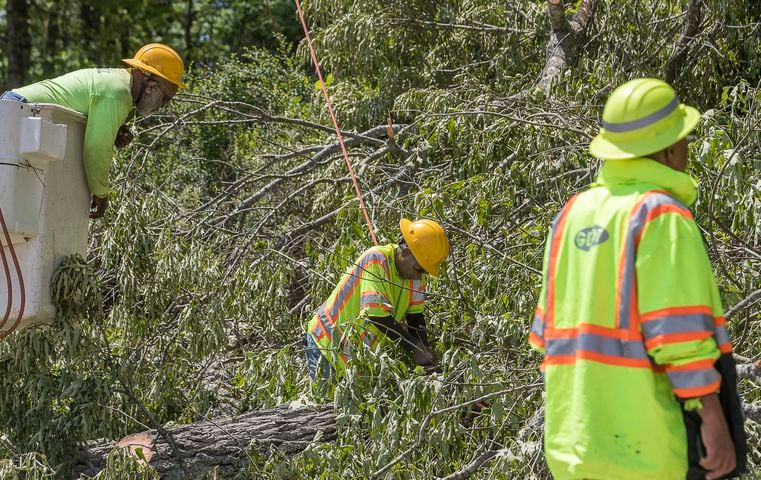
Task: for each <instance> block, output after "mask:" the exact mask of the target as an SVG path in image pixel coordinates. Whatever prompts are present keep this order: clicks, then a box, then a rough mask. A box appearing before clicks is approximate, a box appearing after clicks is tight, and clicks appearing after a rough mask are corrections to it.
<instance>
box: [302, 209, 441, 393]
mask: <svg viewBox="0 0 761 480" xmlns="http://www.w3.org/2000/svg"><path fill="white" fill-rule="evenodd" d="M399 226H400V228H401V231H402V232H401V233H402V238H401V239H400V240H399V243H398V244H394V243H391V244H388V245H381V246H376V247H372V248H370V249H368V250H366V251H365V252H364V253H363V254H362V255H361V256H360V257H359V259H357V261H356V262H354V263H353V264H352V265H351V266H350V267H349V268H348V270H347V271H346V273H345V274H344V275H343V276H342V277H341V280H340V281H339V282H338V285H336V287H335V288H334V289H333V292H332V293H331V294H330V296H329V297H328V299H327V300H326V301H325V303H323V304H322V305H320V307H319V308H318V309H317V311H316V312H315V314H314V316H313V317H312V318H311V320H310V321H309V323H308V324H307V335H306V340H305V343H306V355H307V368H308V370H309V376H310V378H311V379H312V380H313V381H314V380H316V381H317V382H318V383H320V384H325V383H326V382H329V381H331V380H332V379H333V378H334V376H335V375H340V374H343V372H344V371H345V369H346V367H347V364H348V363H349V362H350V360H351V352H352V349H353V348H356V347H357V346H356V345H351V342H349V341H347V340H346V339H344V338H343V335H344V333H345V332H346V331H347V329H349V328H350V326H353V327H355V328H356V329H358V331H359V335H360V337H361V338H362V342H363V343H364V344H365V345H366V346H368V347H370V348H374V347H375V345H377V343H378V342H379V341H380V340H381V339H382V338H384V337H387V338H389V339H390V340H392V341H393V342H395V343H396V344H398V345H399V346H401V347H402V348H403V349H404V350H406V351H408V352H410V353H411V354H412V359H413V361H414V362H415V363H416V364H418V365H424V366H426V365H431V364H433V361H434V360H433V353H432V352H431V349H430V346H429V343H428V336H427V333H426V324H425V316H424V314H423V309H424V306H425V289H426V279H425V277H426V275H431V276H437V275H438V274H439V268H440V266H441V263H442V262H443V261H444V260H445V259H446V258H447V256H448V255H449V241H448V240H447V236H446V234H445V233H444V229H443V228H442V227H441V225H439V224H438V223H437V222H434V221H433V220H418V221H415V222H411V221H409V220H407V219H405V218H403V219H401V221H400V222H399Z"/></svg>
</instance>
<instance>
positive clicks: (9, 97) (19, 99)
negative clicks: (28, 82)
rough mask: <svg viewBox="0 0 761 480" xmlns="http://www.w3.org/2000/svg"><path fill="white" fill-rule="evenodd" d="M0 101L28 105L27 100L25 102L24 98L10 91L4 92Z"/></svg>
mask: <svg viewBox="0 0 761 480" xmlns="http://www.w3.org/2000/svg"><path fill="white" fill-rule="evenodd" d="M0 100H13V101H14V102H24V103H29V100H27V99H26V97H25V96H23V95H19V94H18V93H16V92H12V91H10V90H8V91H7V92H4V93H3V94H2V96H0Z"/></svg>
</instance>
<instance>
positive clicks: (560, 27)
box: [539, 0, 596, 97]
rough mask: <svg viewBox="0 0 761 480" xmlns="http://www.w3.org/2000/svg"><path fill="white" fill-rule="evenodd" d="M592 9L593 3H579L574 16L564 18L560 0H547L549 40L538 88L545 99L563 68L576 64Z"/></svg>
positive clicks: (589, 0)
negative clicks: (542, 91) (542, 92)
mask: <svg viewBox="0 0 761 480" xmlns="http://www.w3.org/2000/svg"><path fill="white" fill-rule="evenodd" d="M595 6H596V1H595V0H582V2H581V4H580V5H579V9H578V11H577V13H575V14H573V15H570V16H566V14H565V6H564V2H563V0H547V14H548V17H549V20H550V27H551V28H550V39H549V42H548V44H547V62H546V63H545V65H544V70H543V71H542V75H541V77H540V80H539V85H540V87H541V88H542V90H544V93H545V95H546V96H547V97H549V96H550V91H551V88H552V82H553V81H554V79H555V78H556V77H557V76H558V75H560V74H561V73H562V72H563V70H565V69H566V67H569V66H571V67H572V66H575V65H576V62H577V61H578V57H579V52H578V49H579V46H580V45H581V44H582V41H583V39H584V36H585V32H586V28H587V25H589V21H590V20H591V19H592V16H593V14H594V9H595Z"/></svg>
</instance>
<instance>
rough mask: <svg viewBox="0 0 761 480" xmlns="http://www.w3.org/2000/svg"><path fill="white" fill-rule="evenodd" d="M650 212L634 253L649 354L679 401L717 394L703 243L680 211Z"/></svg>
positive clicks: (684, 211) (708, 269) (671, 208)
mask: <svg viewBox="0 0 761 480" xmlns="http://www.w3.org/2000/svg"><path fill="white" fill-rule="evenodd" d="M668 207H669V208H668V209H666V208H661V209H660V210H656V209H658V207H654V208H652V210H653V211H656V212H657V211H661V212H663V213H661V214H659V215H657V216H652V218H651V219H650V221H649V222H647V223H646V224H645V226H644V227H643V230H642V232H641V236H640V241H639V246H638V248H637V254H636V264H635V265H636V279H637V282H636V285H637V292H636V293H637V301H638V307H639V312H640V325H641V328H642V334H643V337H644V340H645V346H646V348H647V352H648V354H649V355H650V356H651V357H653V359H654V360H655V362H656V363H657V364H659V365H663V366H664V367H665V368H666V374H667V375H668V376H669V379H670V380H671V385H672V388H673V390H674V394H675V395H676V396H677V397H680V398H683V399H684V398H693V397H700V396H703V395H709V394H712V393H715V392H717V391H718V390H719V385H720V384H721V376H720V375H719V372H718V371H716V369H715V368H714V366H713V364H714V363H715V361H716V360H717V359H718V358H719V356H720V355H721V352H720V351H719V348H718V346H717V342H716V336H715V335H714V333H715V331H716V325H715V323H718V322H719V321H720V320H719V318H716V317H715V316H714V306H713V304H714V302H715V299H714V298H713V293H712V289H713V288H714V279H713V272H712V270H711V264H710V262H709V260H708V255H707V253H706V251H705V247H704V246H703V239H702V237H701V236H700V232H699V230H698V228H697V225H696V224H695V222H694V220H693V219H692V214H691V213H690V212H689V210H687V209H686V208H684V207H678V206H674V205H669V206H668Z"/></svg>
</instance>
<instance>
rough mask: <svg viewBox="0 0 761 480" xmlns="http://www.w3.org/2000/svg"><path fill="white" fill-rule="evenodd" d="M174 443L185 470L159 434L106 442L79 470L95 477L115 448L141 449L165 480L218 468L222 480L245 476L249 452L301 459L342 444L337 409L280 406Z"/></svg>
mask: <svg viewBox="0 0 761 480" xmlns="http://www.w3.org/2000/svg"><path fill="white" fill-rule="evenodd" d="M166 430H167V432H168V433H169V435H171V437H172V438H173V440H174V444H175V446H176V448H177V453H178V455H179V457H180V458H181V459H182V464H183V465H180V464H179V462H178V461H177V458H176V456H175V455H174V454H173V453H172V450H171V447H170V446H169V445H168V443H167V441H166V440H165V439H164V438H162V437H161V436H160V435H158V433H157V432H156V431H155V430H152V431H148V432H143V433H140V434H136V435H130V436H129V437H126V438H124V439H122V440H121V441H119V442H113V441H105V442H102V443H97V444H93V445H90V446H89V447H87V448H86V449H84V450H83V451H82V452H81V455H80V459H79V460H78V463H77V465H76V466H75V467H74V468H73V473H74V478H79V476H80V474H85V475H88V476H94V475H96V474H97V473H98V472H99V471H101V470H102V469H103V468H105V466H106V460H107V458H108V455H109V453H111V451H112V450H114V448H131V449H132V450H133V451H134V450H135V449H136V448H141V449H142V453H143V455H144V456H145V458H146V460H148V464H149V465H150V466H151V467H153V468H154V469H155V470H156V471H157V472H158V473H159V475H161V478H162V479H166V480H179V479H191V478H200V477H201V476H202V475H204V474H205V473H207V472H210V471H212V470H213V469H215V468H218V470H217V473H218V474H219V476H220V478H225V477H227V476H231V475H234V474H236V473H239V472H240V469H241V468H244V467H245V466H246V464H247V463H248V456H247V455H246V450H247V449H248V448H249V447H254V448H258V449H260V450H261V451H263V452H264V453H265V454H266V453H267V452H268V451H270V450H273V449H278V450H281V451H285V452H287V453H298V452H300V451H302V450H304V449H305V448H306V447H307V446H308V445H310V444H311V443H313V442H316V441H319V442H331V441H333V440H335V439H336V418H335V414H334V412H333V406H332V405H318V406H314V407H303V408H298V409H291V408H288V407H287V406H279V407H276V408H272V409H269V410H260V411H254V412H248V413H244V414H243V415H239V416H236V417H225V418H219V419H215V420H208V421H202V422H197V423H191V424H188V425H181V426H177V427H172V428H167V429H166Z"/></svg>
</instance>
